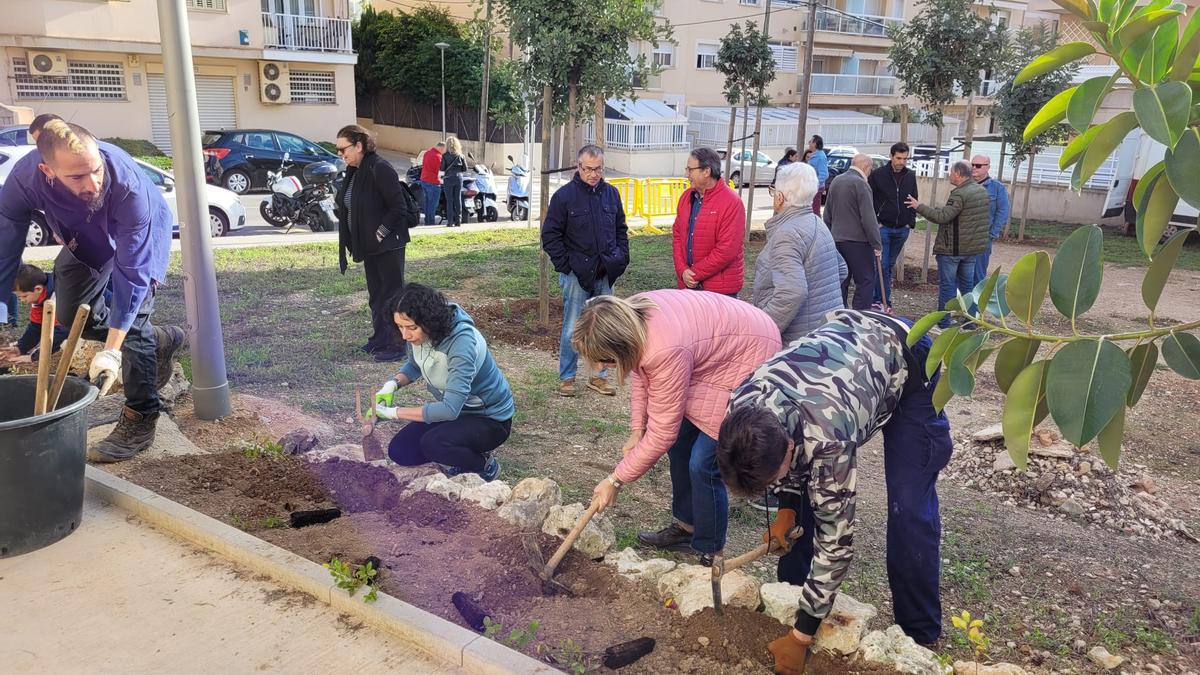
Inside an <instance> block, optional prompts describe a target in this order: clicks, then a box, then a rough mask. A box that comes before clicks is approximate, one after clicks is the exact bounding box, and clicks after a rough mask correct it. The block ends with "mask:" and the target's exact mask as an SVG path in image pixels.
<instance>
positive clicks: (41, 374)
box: [33, 300, 54, 416]
mask: <svg viewBox="0 0 1200 675" xmlns="http://www.w3.org/2000/svg"><path fill="white" fill-rule="evenodd" d="M53 351H54V300H47V301H46V302H45V304H43V305H42V341H41V346H40V347H39V348H38V370H37V391H36V392H35V393H34V399H33V414H34V416H37V415H44V414H46V400H47V398H48V396H49V393H50V392H49V390H48V389H47V387H46V385H47V383H48V382H49V380H50V358H51V352H53Z"/></svg>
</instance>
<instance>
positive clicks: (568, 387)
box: [558, 378, 575, 398]
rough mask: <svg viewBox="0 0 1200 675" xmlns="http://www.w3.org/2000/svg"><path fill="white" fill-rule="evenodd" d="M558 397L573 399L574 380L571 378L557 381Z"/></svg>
mask: <svg viewBox="0 0 1200 675" xmlns="http://www.w3.org/2000/svg"><path fill="white" fill-rule="evenodd" d="M558 395H559V396H563V397H566V398H572V397H574V396H575V379H574V378H572V379H570V380H559V381H558Z"/></svg>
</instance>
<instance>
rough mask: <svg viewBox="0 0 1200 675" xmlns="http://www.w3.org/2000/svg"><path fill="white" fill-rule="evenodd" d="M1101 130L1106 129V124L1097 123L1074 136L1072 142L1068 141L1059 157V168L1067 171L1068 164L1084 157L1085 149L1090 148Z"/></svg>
mask: <svg viewBox="0 0 1200 675" xmlns="http://www.w3.org/2000/svg"><path fill="white" fill-rule="evenodd" d="M1101 131H1104V125H1103V124H1096V125H1093V126H1090V127H1088V128H1087V131H1084V132H1083V133H1082V134H1079V135H1078V136H1076V137H1075V138H1072V139H1071V142H1070V143H1067V147H1065V148H1063V151H1062V154H1061V155H1059V157H1058V168H1059V169H1061V170H1063V171H1066V170H1067V167H1068V166H1071V165H1072V164H1074V163H1076V162H1078V161H1079V159H1080V158H1081V157H1083V152H1084V150H1087V149H1088V147H1089V146H1090V145H1091V144H1092V141H1093V140H1095V139H1096V134H1098V133H1100V132H1101Z"/></svg>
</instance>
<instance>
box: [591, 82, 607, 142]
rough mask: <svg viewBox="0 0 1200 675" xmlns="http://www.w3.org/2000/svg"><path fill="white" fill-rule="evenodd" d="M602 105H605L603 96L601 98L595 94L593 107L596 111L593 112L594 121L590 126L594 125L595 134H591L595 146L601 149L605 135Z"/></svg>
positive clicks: (600, 95)
mask: <svg viewBox="0 0 1200 675" xmlns="http://www.w3.org/2000/svg"><path fill="white" fill-rule="evenodd" d="M604 105H605V103H604V96H603V95H602V94H596V101H595V107H596V111H595V121H593V122H592V124H594V125H596V133H595V134H593V135H594V136H595V137H596V138H595V140H596V145H598V146H600V147H602V148H603V147H604V143H605V138H604V134H605V129H604Z"/></svg>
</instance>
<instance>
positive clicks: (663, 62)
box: [650, 44, 675, 68]
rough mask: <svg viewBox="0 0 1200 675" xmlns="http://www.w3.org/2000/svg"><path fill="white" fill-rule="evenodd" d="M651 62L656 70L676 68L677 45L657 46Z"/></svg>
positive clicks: (651, 56)
mask: <svg viewBox="0 0 1200 675" xmlns="http://www.w3.org/2000/svg"><path fill="white" fill-rule="evenodd" d="M650 61H651V65H653V66H654V67H655V68H674V67H675V45H672V44H660V45H658V46H656V47H655V48H654V51H653V52H652V53H651V55H650Z"/></svg>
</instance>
